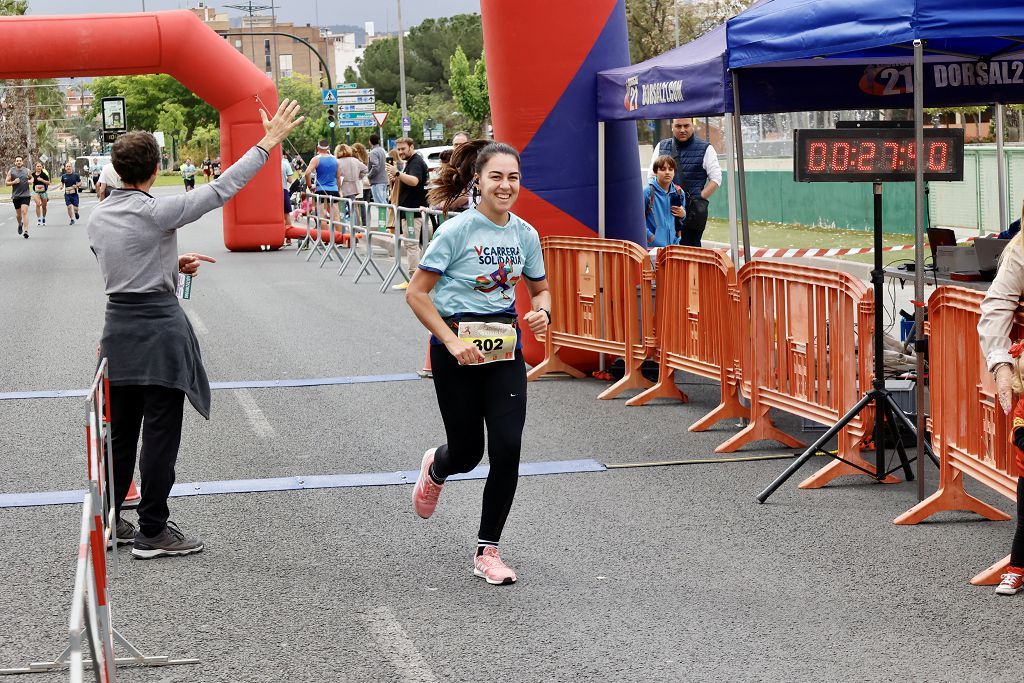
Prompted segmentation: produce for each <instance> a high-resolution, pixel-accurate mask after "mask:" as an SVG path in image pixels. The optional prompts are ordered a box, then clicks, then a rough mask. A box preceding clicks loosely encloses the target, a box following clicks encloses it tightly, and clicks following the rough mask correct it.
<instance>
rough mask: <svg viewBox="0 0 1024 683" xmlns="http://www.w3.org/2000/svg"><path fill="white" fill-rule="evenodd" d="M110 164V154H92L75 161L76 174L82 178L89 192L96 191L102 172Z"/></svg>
mask: <svg viewBox="0 0 1024 683" xmlns="http://www.w3.org/2000/svg"><path fill="white" fill-rule="evenodd" d="M109 163H110V155H109V154H92V155H89V156H87V157H78V158H77V159H75V173H77V174H78V175H79V176H81V177H82V182H83V183H84V185H83V186H84V188H85V189H86V190H88V191H89V192H95V191H96V183H97V182H99V179H100V171H102V170H103V167H104V166H106V165H107V164H109Z"/></svg>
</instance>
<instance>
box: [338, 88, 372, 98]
mask: <svg viewBox="0 0 1024 683" xmlns="http://www.w3.org/2000/svg"><path fill="white" fill-rule="evenodd" d="M373 94H374V93H373V88H338V97H352V96H353V95H362V96H364V97H366V96H369V95H373Z"/></svg>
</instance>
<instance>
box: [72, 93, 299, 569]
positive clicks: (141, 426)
mask: <svg viewBox="0 0 1024 683" xmlns="http://www.w3.org/2000/svg"><path fill="white" fill-rule="evenodd" d="M298 110H299V107H298V104H297V103H296V102H295V101H294V100H284V101H282V102H281V106H280V107H279V108H278V110H277V114H275V115H274V118H273V119H271V120H269V121H268V120H267V115H266V113H265V112H264V111H263V110H260V116H261V117H262V119H263V125H264V129H265V131H266V134H265V135H264V137H263V139H261V140H260V141H259V142H258V143H257V144H256V145H254V146H253V147H252V148H250V149H249V151H247V152H246V153H245V154H244V155H242V157H241V158H240V159H239V160H238V161H237V162H236V163H235V164H233V165H232V166H231V168H230V169H229V170H228V172H226V173H225V174H224V178H223V179H221V180H217V181H214V182H212V183H210V184H209V185H204V186H203V187H202V188H201V189H199V190H197V191H196V192H188V193H185V194H180V195H171V196H167V197H153V196H151V195H150V194H149V190H150V188H152V186H153V182H154V181H155V180H156V175H157V167H158V164H159V163H160V148H159V147H158V146H157V143H156V139H155V138H154V137H153V136H152V135H151V134H149V133H143V132H137V131H134V132H130V133H126V134H124V135H122V136H121V137H120V138H118V140H117V142H115V143H114V147H113V149H112V151H111V158H112V162H111V163H112V164H113V165H114V166H115V167H116V168H117V170H118V172H119V173H120V174H122V175H123V178H124V181H125V185H126V187H125V188H124V189H118V190H115V191H114V192H113V193H112V194H111V197H110V198H109V199H108V200H107V201H105V202H103V203H102V204H100V205H99V206H97V207H96V208H95V209H94V210H93V213H92V216H90V220H89V229H88V234H89V244H90V246H91V247H92V250H93V253H95V254H96V259H97V261H98V262H99V266H100V271H101V273H102V275H103V281H104V292H105V293H106V295H107V297H108V299H107V310H106V318H105V322H104V326H103V336H102V339H101V342H100V348H101V355H102V356H103V357H106V358H107V359H109V362H110V394H109V400H110V412H111V424H112V432H111V445H112V450H113V469H114V503H115V508H116V511H117V526H116V527H115V539H116V541H115V542H116V543H118V544H122V543H132V544H133V547H132V555H134V556H135V557H138V558H142V559H148V558H152V557H159V556H161V555H188V554H191V553H196V552H200V551H201V550H202V549H203V541H202V540H200V539H199V538H198V537H195V536H190V535H186V534H185V533H183V532H182V531H181V530H180V529H179V528H178V527H177V526H176V525H175V524H174V523H173V522H169V521H168V517H169V515H170V512H169V510H168V507H167V498H168V496H169V494H170V492H171V487H172V485H173V484H174V478H175V477H174V466H175V462H176V461H177V457H178V448H179V445H180V443H181V427H182V418H183V414H182V413H183V409H184V402H185V398H186V397H188V399H189V402H190V403H191V404H192V405H193V407H195V409H196V410H197V411H198V412H199V413H200V414H201V415H202V416H203V417H205V418H209V416H210V384H209V381H208V380H207V376H206V371H205V369H204V368H203V362H202V357H201V354H200V351H199V342H198V340H197V339H196V335H195V332H194V331H193V330H192V326H191V325H190V324H189V322H188V319H187V318H186V317H185V313H184V310H183V309H182V307H181V306H180V305H179V304H178V300H177V298H176V297H175V295H174V289H175V284H176V282H177V275H178V273H179V272H184V273H187V274H194V273H195V272H196V269H197V268H198V267H199V263H200V261H209V262H213V259H211V258H210V257H209V256H202V255H199V254H186V255H184V256H180V257H179V256H177V254H178V238H177V234H178V230H179V229H180V228H183V227H185V226H186V225H188V224H190V223H192V222H193V221H195V220H198V219H199V218H200V217H201V216H203V215H204V214H205V213H207V212H209V211H211V210H213V209H215V208H218V207H221V206H223V205H224V203H225V202H227V200H228V199H230V198H231V197H232V196H233V195H235V194H236V193H237V192H238V191H239V190H241V189H242V187H244V186H245V184H246V183H248V182H249V180H251V179H252V178H253V177H254V176H255V175H256V174H257V173H258V172H259V170H260V169H261V168H262V167H263V165H264V164H265V163H266V162H267V159H268V158H269V157H270V151H271V150H273V149H274V148H275V147H276V146H277V145H278V144H279V143H280V142H281V141H282V140H284V139H285V138H286V137H287V135H288V134H289V133H290V132H291V131H292V130H293V129H294V128H295V127H297V126H298V125H300V124H301V123H302V120H303V119H302V117H299V118H296V116H297V115H298ZM140 432H141V436H142V450H141V453H142V457H141V460H140V462H139V469H140V471H141V474H142V501H141V502H140V504H139V530H138V532H136V530H135V528H134V526H133V525H132V524H131V523H130V522H128V521H127V520H124V519H122V518H121V507H122V504H123V503H124V499H125V496H126V495H127V493H128V488H129V485H130V484H131V481H132V474H133V472H134V470H135V461H136V452H137V451H138V447H139V444H138V441H139V435H140Z"/></svg>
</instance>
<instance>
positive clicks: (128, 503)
mask: <svg viewBox="0 0 1024 683" xmlns="http://www.w3.org/2000/svg"><path fill="white" fill-rule="evenodd" d="M140 500H142V496H141V495H140V494H139V490H138V489H137V488H135V480H132V483H131V486H129V487H128V495H127V496H125V498H124V504H123V505H122V506H121V509H122V510H126V509H127V510H130V509H134V508H137V507H139V501H140Z"/></svg>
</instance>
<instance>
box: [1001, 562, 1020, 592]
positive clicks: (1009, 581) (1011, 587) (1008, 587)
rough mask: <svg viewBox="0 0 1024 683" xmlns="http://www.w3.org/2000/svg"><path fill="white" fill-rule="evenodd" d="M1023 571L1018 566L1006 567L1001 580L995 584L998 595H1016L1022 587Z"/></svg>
mask: <svg viewBox="0 0 1024 683" xmlns="http://www.w3.org/2000/svg"><path fill="white" fill-rule="evenodd" d="M1021 571H1024V570H1022V569H1021V568H1020V567H1007V568H1006V573H1005V574H1003V580H1002V582H1001V583H1000V584H999V585H998V586H996V593H997V594H999V595H1016V594H1017V593H1019V592H1020V591H1021V589H1024V573H1018V572H1021Z"/></svg>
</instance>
